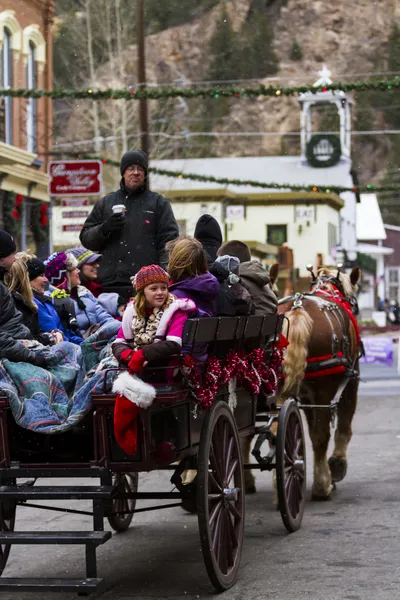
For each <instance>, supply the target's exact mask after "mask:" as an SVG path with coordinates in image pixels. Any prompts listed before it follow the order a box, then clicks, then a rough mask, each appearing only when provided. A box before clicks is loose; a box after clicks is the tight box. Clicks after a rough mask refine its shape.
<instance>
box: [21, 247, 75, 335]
mask: <svg viewBox="0 0 400 600" xmlns="http://www.w3.org/2000/svg"><path fill="white" fill-rule="evenodd" d="M24 256H27V257H29V258H28V259H27V261H26V267H27V269H28V275H29V279H30V286H31V289H32V293H33V300H34V302H35V304H36V306H37V309H38V313H37V316H38V322H39V329H40V331H41V332H42V333H45V332H54V331H56V332H60V333H61V334H62V336H63V340H64V341H66V342H72V343H73V344H77V345H78V346H80V345H81V344H82V342H83V338H82V336H81V335H80V333H79V331H78V323H77V322H76V318H75V315H74V314H73V313H70V312H67V313H66V314H65V315H63V314H60V313H59V312H58V311H57V309H56V307H55V306H54V304H53V299H52V298H51V296H50V295H49V294H46V293H45V292H46V288H47V285H48V279H47V277H46V275H45V271H46V265H45V264H44V263H43V262H42V261H41V260H39V259H38V258H36V257H35V256H34V255H33V254H32V255H29V254H27V253H24ZM71 302H72V301H71ZM60 312H62V311H61V309H60ZM61 341H62V340H61Z"/></svg>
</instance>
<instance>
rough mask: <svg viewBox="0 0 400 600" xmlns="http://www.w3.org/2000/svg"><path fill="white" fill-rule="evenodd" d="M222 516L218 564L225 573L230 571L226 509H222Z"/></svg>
mask: <svg viewBox="0 0 400 600" xmlns="http://www.w3.org/2000/svg"><path fill="white" fill-rule="evenodd" d="M221 514H222V517H221V527H220V535H219V548H218V551H219V552H218V553H219V560H218V564H219V566H220V569H221V571H222V572H223V573H227V571H228V557H227V543H226V518H225V510H222V513H221Z"/></svg>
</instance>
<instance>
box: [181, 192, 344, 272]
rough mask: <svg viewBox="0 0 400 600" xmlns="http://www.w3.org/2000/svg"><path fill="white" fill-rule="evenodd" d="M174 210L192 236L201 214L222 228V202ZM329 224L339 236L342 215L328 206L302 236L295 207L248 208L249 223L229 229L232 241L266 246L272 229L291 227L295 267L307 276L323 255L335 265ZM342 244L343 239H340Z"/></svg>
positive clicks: (234, 224)
mask: <svg viewBox="0 0 400 600" xmlns="http://www.w3.org/2000/svg"><path fill="white" fill-rule="evenodd" d="M172 208H173V211H174V214H175V217H176V219H179V220H186V222H187V227H186V231H187V233H188V235H192V234H193V231H194V228H195V225H196V222H197V219H198V218H199V217H200V216H201V214H204V213H209V214H211V215H213V216H214V217H215V218H216V219H217V221H218V222H219V224H220V225H221V228H222V229H223V224H222V214H221V203H220V202H209V203H206V202H205V203H204V204H203V205H202V204H201V203H200V202H173V203H172ZM328 223H331V224H332V225H334V226H335V227H336V228H337V233H338V236H339V212H338V211H337V210H335V209H333V208H331V207H330V206H328V205H318V206H317V207H316V213H315V220H314V221H312V222H310V225H309V226H307V225H306V223H302V232H301V234H299V229H298V228H299V223H296V221H295V206H294V205H293V204H291V205H286V206H282V205H280V206H278V205H273V206H272V205H266V206H252V205H248V206H247V216H246V219H243V220H240V221H239V220H238V221H232V222H231V224H230V225H229V227H228V229H229V232H228V239H231V240H233V239H239V240H247V241H257V242H262V243H265V242H266V241H267V227H266V226H267V224H268V225H287V234H288V244H289V246H290V247H291V248H293V251H294V260H295V266H296V267H298V268H300V275H301V276H307V274H308V272H307V270H306V265H307V264H308V263H312V264H314V263H315V261H316V256H317V254H318V253H319V252H321V253H322V254H323V259H324V262H326V263H331V262H332V259H331V257H330V248H329V245H328ZM337 241H338V242H339V237H338V238H337Z"/></svg>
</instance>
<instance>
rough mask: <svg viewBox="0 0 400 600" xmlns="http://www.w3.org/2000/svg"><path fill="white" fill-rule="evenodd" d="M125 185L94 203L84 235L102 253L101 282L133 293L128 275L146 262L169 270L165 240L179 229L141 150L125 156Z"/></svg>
mask: <svg viewBox="0 0 400 600" xmlns="http://www.w3.org/2000/svg"><path fill="white" fill-rule="evenodd" d="M120 169H121V176H122V179H121V185H120V189H119V190H118V191H116V192H111V194H108V195H107V196H105V197H104V198H101V199H100V200H99V201H98V202H96V204H95V206H94V208H93V210H92V212H91V213H90V215H89V216H88V218H87V219H86V221H85V224H84V225H83V228H82V231H81V234H80V240H81V242H82V244H83V246H85V248H89V249H90V250H93V251H94V252H99V253H101V254H102V255H103V259H102V261H101V263H100V269H99V281H100V283H101V284H102V285H103V287H104V288H105V291H107V292H112V291H115V292H117V293H119V294H121V295H125V296H127V295H129V294H130V291H131V287H132V286H131V283H130V277H131V276H132V275H134V274H136V273H137V272H138V271H139V270H140V269H141V268H142V267H143V266H146V265H152V264H158V265H160V266H161V267H163V268H164V269H165V267H166V266H167V262H168V255H167V252H166V250H165V244H166V243H167V242H169V241H170V240H173V239H175V238H177V237H178V235H179V230H178V225H177V223H176V220H175V217H174V213H173V212H172V208H171V205H170V203H169V202H168V200H166V199H165V198H164V197H163V196H161V195H160V194H157V193H155V192H151V191H150V190H149V189H148V186H147V171H148V161H147V155H146V154H145V152H143V151H142V150H130V151H129V152H126V153H125V154H124V155H123V157H122V159H121V167H120Z"/></svg>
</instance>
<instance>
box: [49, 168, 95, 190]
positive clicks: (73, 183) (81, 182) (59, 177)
mask: <svg viewBox="0 0 400 600" xmlns="http://www.w3.org/2000/svg"><path fill="white" fill-rule="evenodd" d="M102 166H103V165H102V163H101V161H100V160H54V161H52V162H50V163H49V168H48V173H49V176H50V181H49V195H50V196H98V195H99V194H101V174H102Z"/></svg>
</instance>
